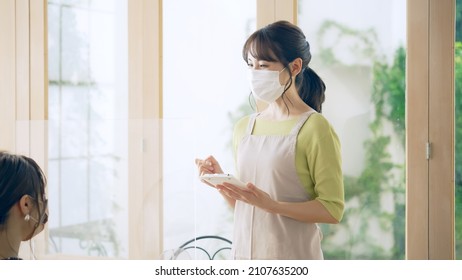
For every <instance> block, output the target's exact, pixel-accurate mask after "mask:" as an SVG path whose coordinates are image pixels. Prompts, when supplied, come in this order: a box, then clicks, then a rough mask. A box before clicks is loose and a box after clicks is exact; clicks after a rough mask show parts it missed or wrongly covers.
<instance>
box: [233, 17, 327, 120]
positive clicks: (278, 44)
mask: <svg viewBox="0 0 462 280" xmlns="http://www.w3.org/2000/svg"><path fill="white" fill-rule="evenodd" d="M249 56H251V57H253V58H255V59H257V60H264V61H269V62H279V63H281V64H282V66H283V67H284V70H285V71H288V70H290V69H291V64H292V63H293V62H294V61H295V60H301V67H300V71H299V72H298V73H297V74H296V77H295V85H296V88H297V91H298V94H299V95H300V97H301V98H302V100H303V101H304V102H305V103H306V104H308V105H309V106H310V107H311V108H313V109H315V110H316V111H318V112H321V110H322V103H323V102H324V99H325V95H324V92H325V89H326V86H325V84H324V82H323V81H322V79H321V78H320V77H319V76H318V75H317V74H316V73H315V72H314V71H313V70H312V69H311V68H310V67H309V63H310V61H311V51H310V44H309V43H308V41H307V40H306V37H305V34H304V33H303V31H302V30H301V29H300V28H299V27H298V26H296V25H294V24H292V23H290V22H288V21H277V22H274V23H272V24H269V25H267V26H265V27H263V28H261V29H259V30H257V31H255V32H254V33H253V34H252V35H250V37H249V38H248V39H247V41H246V42H245V44H244V47H243V50H242V57H243V59H244V61H245V62H246V63H248V60H249ZM292 82H293V79H292V77H290V79H289V81H288V84H287V85H285V89H286V90H287V89H288V88H290V86H291V85H292Z"/></svg>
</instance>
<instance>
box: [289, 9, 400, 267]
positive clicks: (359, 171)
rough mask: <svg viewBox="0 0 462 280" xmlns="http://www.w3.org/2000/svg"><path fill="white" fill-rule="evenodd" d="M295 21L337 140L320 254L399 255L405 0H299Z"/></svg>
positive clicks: (350, 256) (333, 256) (345, 256)
mask: <svg viewBox="0 0 462 280" xmlns="http://www.w3.org/2000/svg"><path fill="white" fill-rule="evenodd" d="M332 7H335V8H332ZM298 22H299V26H300V27H301V28H302V30H303V31H304V32H305V34H306V36H307V39H308V41H309V42H310V44H311V50H312V55H313V57H312V62H311V67H312V68H313V69H314V70H315V71H317V72H318V74H319V75H320V76H321V77H322V78H323V80H324V82H325V83H326V86H327V91H326V102H325V103H324V104H325V105H323V114H324V115H325V116H326V118H327V119H328V120H329V121H330V122H331V123H332V125H333V126H334V128H335V129H336V131H337V133H338V135H339V137H340V140H341V143H342V157H343V171H344V183H345V202H346V204H345V206H346V208H345V214H344V218H343V220H342V221H341V223H340V224H338V225H321V227H322V229H323V233H324V239H323V250H324V254H325V258H326V259H404V256H405V255H404V254H405V251H404V240H405V239H404V238H405V235H404V234H405V226H404V221H405V205H404V203H405V177H404V176H405V170H404V168H405V128H404V125H405V115H404V113H405V54H406V53H405V47H406V46H405V43H406V1H401V0H394V1H381V0H373V1H371V0H351V1H342V0H325V1H316V0H300V1H299V14H298Z"/></svg>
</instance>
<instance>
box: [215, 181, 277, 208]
mask: <svg viewBox="0 0 462 280" xmlns="http://www.w3.org/2000/svg"><path fill="white" fill-rule="evenodd" d="M217 189H218V190H219V191H220V193H222V194H224V195H226V196H228V197H231V198H233V199H235V200H240V201H242V202H245V203H248V204H251V205H253V206H255V207H258V208H261V209H263V210H265V211H268V212H270V213H273V212H274V210H275V209H276V206H277V202H276V201H275V200H273V199H272V198H271V197H270V196H269V194H267V193H266V192H264V191H262V190H260V189H259V188H257V187H256V186H255V185H254V184H252V183H247V186H246V187H245V188H240V187H237V186H235V185H232V184H228V183H223V185H217Z"/></svg>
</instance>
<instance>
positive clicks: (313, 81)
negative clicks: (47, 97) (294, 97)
mask: <svg viewBox="0 0 462 280" xmlns="http://www.w3.org/2000/svg"><path fill="white" fill-rule="evenodd" d="M301 74H302V75H300V74H299V75H297V78H296V79H295V83H296V85H297V89H298V93H299V94H300V98H301V99H302V100H303V101H304V102H305V103H306V104H308V106H310V107H311V108H313V109H314V110H316V111H317V112H319V113H321V112H322V103H323V102H324V100H325V99H326V96H325V94H324V92H325V91H326V85H325V84H324V82H323V81H322V79H321V78H320V77H319V76H318V74H316V72H314V70H313V69H311V68H310V67H305V68H304V69H303V72H302V73H301Z"/></svg>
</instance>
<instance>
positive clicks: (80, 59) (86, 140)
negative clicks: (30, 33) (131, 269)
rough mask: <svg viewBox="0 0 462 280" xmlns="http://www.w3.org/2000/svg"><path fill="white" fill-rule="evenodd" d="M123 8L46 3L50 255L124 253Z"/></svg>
mask: <svg viewBox="0 0 462 280" xmlns="http://www.w3.org/2000/svg"><path fill="white" fill-rule="evenodd" d="M126 11H127V2H126V0H116V1H113V0H98V1H89V0H61V1H57V0H50V1H48V26H49V29H48V40H49V41H48V47H49V49H48V53H49V101H48V105H49V149H48V158H49V162H48V167H49V168H48V169H49V174H48V177H49V184H48V188H49V189H48V193H49V196H50V197H49V201H50V219H49V220H50V221H49V238H50V242H49V247H48V252H49V253H50V254H55V253H57V254H66V255H78V256H107V257H116V258H126V257H127V256H128V239H127V235H128V234H127V229H128V220H127V217H128V211H127V204H128V201H127V193H128V183H127V174H126V173H127V152H126V151H127V148H126V147H127V142H128V139H127V121H124V120H126V119H127V108H126V104H127V102H126V100H127V80H128V79H127V31H126V30H127V26H126V25H127V19H126Z"/></svg>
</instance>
